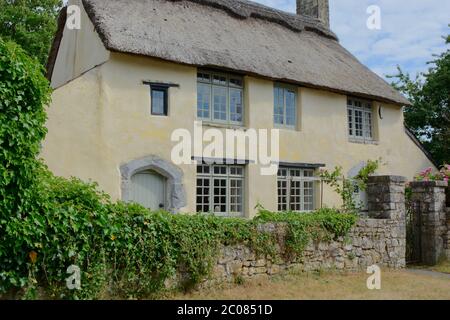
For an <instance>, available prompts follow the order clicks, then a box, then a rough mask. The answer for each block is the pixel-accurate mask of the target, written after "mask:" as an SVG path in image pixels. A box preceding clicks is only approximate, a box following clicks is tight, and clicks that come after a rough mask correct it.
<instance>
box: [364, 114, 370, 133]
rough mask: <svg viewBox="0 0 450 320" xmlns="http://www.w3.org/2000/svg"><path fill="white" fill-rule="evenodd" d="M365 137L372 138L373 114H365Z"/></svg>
mask: <svg viewBox="0 0 450 320" xmlns="http://www.w3.org/2000/svg"><path fill="white" fill-rule="evenodd" d="M364 137H365V138H372V113H371V112H367V111H366V112H364Z"/></svg>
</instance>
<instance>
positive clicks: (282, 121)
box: [273, 84, 297, 129]
mask: <svg viewBox="0 0 450 320" xmlns="http://www.w3.org/2000/svg"><path fill="white" fill-rule="evenodd" d="M296 91H297V90H296V88H295V87H291V86H288V85H282V84H276V85H275V86H274V92H273V96H274V104H273V106H274V108H273V120H274V124H275V125H276V126H281V127H287V128H292V129H295V127H296V125H297V94H296Z"/></svg>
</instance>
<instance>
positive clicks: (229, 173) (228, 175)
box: [195, 164, 245, 217]
mask: <svg viewBox="0 0 450 320" xmlns="http://www.w3.org/2000/svg"><path fill="white" fill-rule="evenodd" d="M200 168H201V169H200ZM205 168H209V170H206V171H208V172H207V173H205V172H204V171H205ZM215 168H219V169H223V168H226V169H225V173H223V174H222V173H214V169H215ZM233 169H237V170H240V171H241V173H240V174H238V173H233ZM237 170H236V171H237ZM199 171H201V172H199ZM200 179H203V180H209V186H208V187H205V186H204V185H203V183H202V186H200V185H199V184H198V181H199V180H200ZM215 180H225V181H226V194H225V197H226V201H225V205H226V209H225V212H223V211H216V210H215V202H214V188H215V186H214V181H215ZM231 181H240V182H241V187H240V189H241V192H240V195H239V196H240V203H238V202H236V203H234V205H240V208H241V210H240V211H236V210H234V211H232V210H231V207H232V204H231V198H232V197H234V198H237V197H239V196H237V195H232V194H231ZM201 188H203V189H201ZM205 188H209V192H208V196H207V197H208V204H205V203H204V202H203V200H204V199H202V202H201V203H199V202H198V197H206V196H205V195H204V194H205V192H204V189H205ZM199 189H201V190H202V192H201V193H199V192H198V191H199ZM195 205H196V211H198V212H205V210H198V206H206V205H207V206H209V210H208V211H206V212H210V213H214V214H215V215H217V216H227V217H243V216H244V206H245V167H244V166H243V165H215V164H213V165H208V164H199V165H197V177H196V201H195Z"/></svg>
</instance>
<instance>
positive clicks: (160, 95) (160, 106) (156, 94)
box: [152, 89, 165, 115]
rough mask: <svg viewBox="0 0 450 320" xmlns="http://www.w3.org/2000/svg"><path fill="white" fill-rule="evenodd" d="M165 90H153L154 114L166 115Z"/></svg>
mask: <svg viewBox="0 0 450 320" xmlns="http://www.w3.org/2000/svg"><path fill="white" fill-rule="evenodd" d="M164 99H165V90H158V89H152V114H156V115H164V114H165V110H164V109H165V108H164Z"/></svg>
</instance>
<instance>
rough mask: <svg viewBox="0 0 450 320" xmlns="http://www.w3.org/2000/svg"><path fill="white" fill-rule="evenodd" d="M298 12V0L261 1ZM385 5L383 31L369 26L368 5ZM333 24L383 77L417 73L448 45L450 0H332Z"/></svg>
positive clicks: (350, 47) (347, 45)
mask: <svg viewBox="0 0 450 320" xmlns="http://www.w3.org/2000/svg"><path fill="white" fill-rule="evenodd" d="M255 1H256V2H259V3H262V4H265V5H268V6H271V7H275V8H278V9H281V10H284V11H289V12H295V8H296V1H295V0H255ZM370 5H377V6H379V7H380V9H381V30H369V29H368V28H367V26H366V21H367V18H368V17H369V16H368V14H367V13H366V10H367V8H368V7H369V6H370ZM330 11H331V13H330V14H331V28H332V30H333V31H334V32H335V33H336V34H337V35H338V37H339V39H340V42H341V44H342V45H343V46H344V47H345V48H347V49H348V50H349V51H350V52H352V53H353V54H354V55H355V56H356V57H357V58H358V59H360V60H361V61H362V62H363V63H364V64H366V65H367V66H368V67H370V68H371V69H372V70H373V71H374V72H376V73H378V74H379V75H381V76H384V75H386V74H393V73H395V72H396V66H397V65H400V66H401V67H402V68H403V69H404V70H405V71H407V72H410V73H411V74H413V75H414V74H416V73H417V72H420V71H426V70H427V69H428V66H427V65H426V62H428V61H430V60H432V59H433V54H439V53H441V52H443V51H444V50H445V49H446V46H445V43H444V40H443V39H442V36H444V35H447V34H448V33H449V32H450V28H448V24H449V23H450V1H448V0H426V1H425V0H330Z"/></svg>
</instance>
